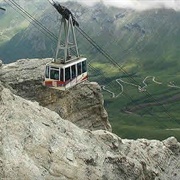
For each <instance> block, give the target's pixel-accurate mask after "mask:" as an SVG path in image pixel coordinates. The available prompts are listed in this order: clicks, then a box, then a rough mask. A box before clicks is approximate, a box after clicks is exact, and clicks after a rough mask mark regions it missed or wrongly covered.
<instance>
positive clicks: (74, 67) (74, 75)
mask: <svg viewBox="0 0 180 180" xmlns="http://www.w3.org/2000/svg"><path fill="white" fill-rule="evenodd" d="M71 72H72V79H74V78H75V77H76V65H73V66H71Z"/></svg>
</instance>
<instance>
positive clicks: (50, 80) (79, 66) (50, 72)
mask: <svg viewBox="0 0 180 180" xmlns="http://www.w3.org/2000/svg"><path fill="white" fill-rule="evenodd" d="M49 2H50V3H51V4H52V5H53V6H54V7H55V8H56V10H57V11H58V13H59V14H61V15H62V19H61V24H60V30H59V36H58V43H57V47H56V54H55V58H54V60H53V62H51V63H48V64H46V69H45V81H44V85H45V86H48V87H52V88H55V89H58V90H66V89H69V88H71V87H73V86H75V85H76V84H78V83H81V82H83V81H85V80H87V77H88V74H87V59H86V58H85V57H81V56H80V55H79V51H78V46H77V41H76V35H75V29H74V26H77V27H79V23H78V22H77V21H76V20H75V17H74V16H73V14H72V13H71V11H70V10H69V9H67V8H66V7H64V6H62V5H60V3H58V2H54V1H53V0H49ZM71 52H73V56H72V55H71Z"/></svg>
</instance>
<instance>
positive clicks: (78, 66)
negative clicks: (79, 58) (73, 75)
mask: <svg viewBox="0 0 180 180" xmlns="http://www.w3.org/2000/svg"><path fill="white" fill-rule="evenodd" d="M81 67H82V66H81V62H80V63H78V64H77V71H78V72H77V73H78V75H80V74H81Z"/></svg>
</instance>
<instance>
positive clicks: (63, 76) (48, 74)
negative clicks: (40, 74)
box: [44, 58, 88, 91]
mask: <svg viewBox="0 0 180 180" xmlns="http://www.w3.org/2000/svg"><path fill="white" fill-rule="evenodd" d="M87 77H88V75H87V61H86V58H78V59H76V60H74V61H71V62H68V63H66V64H62V63H61V64H58V63H54V62H52V63H48V64H46V70H45V81H44V85H45V86H48V87H52V88H55V89H59V90H63V91H65V90H66V89H69V88H71V87H73V86H75V85H76V84H78V83H81V82H83V81H85V80H87Z"/></svg>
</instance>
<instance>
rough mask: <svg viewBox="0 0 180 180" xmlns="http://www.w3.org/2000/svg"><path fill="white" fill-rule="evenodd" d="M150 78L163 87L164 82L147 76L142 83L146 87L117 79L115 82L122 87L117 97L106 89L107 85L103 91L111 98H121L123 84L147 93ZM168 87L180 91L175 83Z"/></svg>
mask: <svg viewBox="0 0 180 180" xmlns="http://www.w3.org/2000/svg"><path fill="white" fill-rule="evenodd" d="M149 78H152V81H153V82H154V83H155V84H158V85H162V84H163V83H162V82H159V81H157V80H155V79H156V77H155V76H146V77H145V78H144V80H143V81H142V83H143V84H144V86H140V85H137V84H134V83H130V82H126V81H124V80H122V79H121V78H119V79H116V80H115V81H116V82H117V83H118V84H119V86H120V87H121V91H120V93H118V94H117V95H115V93H114V92H112V91H110V90H108V89H107V88H106V87H105V85H103V86H102V89H103V90H104V91H106V92H108V93H110V94H111V96H112V98H117V97H119V96H120V95H121V94H123V92H124V86H123V84H127V85H131V86H134V87H137V89H138V91H139V92H140V93H141V92H144V91H146V89H147V87H148V84H147V83H146V81H147V79H149ZM167 86H168V87H171V88H178V89H180V86H177V85H175V84H174V82H169V84H167Z"/></svg>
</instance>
